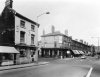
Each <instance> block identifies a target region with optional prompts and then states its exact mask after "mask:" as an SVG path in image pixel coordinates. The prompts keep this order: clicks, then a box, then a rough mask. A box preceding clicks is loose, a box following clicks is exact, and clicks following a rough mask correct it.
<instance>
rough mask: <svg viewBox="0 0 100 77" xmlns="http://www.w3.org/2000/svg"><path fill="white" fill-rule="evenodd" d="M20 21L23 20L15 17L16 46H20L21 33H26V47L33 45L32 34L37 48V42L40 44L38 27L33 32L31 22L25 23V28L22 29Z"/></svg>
mask: <svg viewBox="0 0 100 77" xmlns="http://www.w3.org/2000/svg"><path fill="white" fill-rule="evenodd" d="M20 20H21V18H19V17H17V16H15V44H19V43H20V31H24V32H25V44H26V45H31V34H33V35H34V36H35V38H34V45H35V46H37V42H38V26H36V25H34V24H33V25H34V26H35V30H34V31H31V24H32V23H30V22H28V21H26V20H24V21H25V28H21V27H20Z"/></svg>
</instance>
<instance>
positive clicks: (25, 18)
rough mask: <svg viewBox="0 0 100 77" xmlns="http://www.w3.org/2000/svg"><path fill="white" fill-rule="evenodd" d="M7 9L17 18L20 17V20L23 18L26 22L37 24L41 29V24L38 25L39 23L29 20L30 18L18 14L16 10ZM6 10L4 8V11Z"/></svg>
mask: <svg viewBox="0 0 100 77" xmlns="http://www.w3.org/2000/svg"><path fill="white" fill-rule="evenodd" d="M5 8H6V9H7V10H9V12H12V13H13V14H14V15H15V16H17V17H19V18H22V19H24V20H26V21H28V22H31V23H33V24H35V25H37V26H38V27H39V24H38V23H37V22H34V21H33V20H31V19H29V18H27V17H25V16H23V15H22V14H20V13H18V12H16V11H15V10H14V9H12V8H8V7H5ZM5 8H4V9H5Z"/></svg>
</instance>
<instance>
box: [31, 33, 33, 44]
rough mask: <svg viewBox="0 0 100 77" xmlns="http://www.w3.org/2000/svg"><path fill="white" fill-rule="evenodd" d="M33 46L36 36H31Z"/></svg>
mask: <svg viewBox="0 0 100 77" xmlns="http://www.w3.org/2000/svg"><path fill="white" fill-rule="evenodd" d="M31 44H32V45H33V44H34V35H33V34H31Z"/></svg>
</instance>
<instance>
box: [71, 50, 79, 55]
mask: <svg viewBox="0 0 100 77" xmlns="http://www.w3.org/2000/svg"><path fill="white" fill-rule="evenodd" d="M72 51H73V53H74V54H80V53H79V52H78V51H77V50H72Z"/></svg>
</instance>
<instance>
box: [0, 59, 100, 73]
mask: <svg viewBox="0 0 100 77" xmlns="http://www.w3.org/2000/svg"><path fill="white" fill-rule="evenodd" d="M72 59H74V58H64V59H57V58H40V59H39V61H38V63H36V62H33V63H29V64H20V65H9V66H1V67H0V71H3V70H10V69H18V68H25V67H32V66H39V65H45V64H48V63H50V62H52V61H59V60H72ZM97 63H98V64H99V63H100V60H98V61H97Z"/></svg>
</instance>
